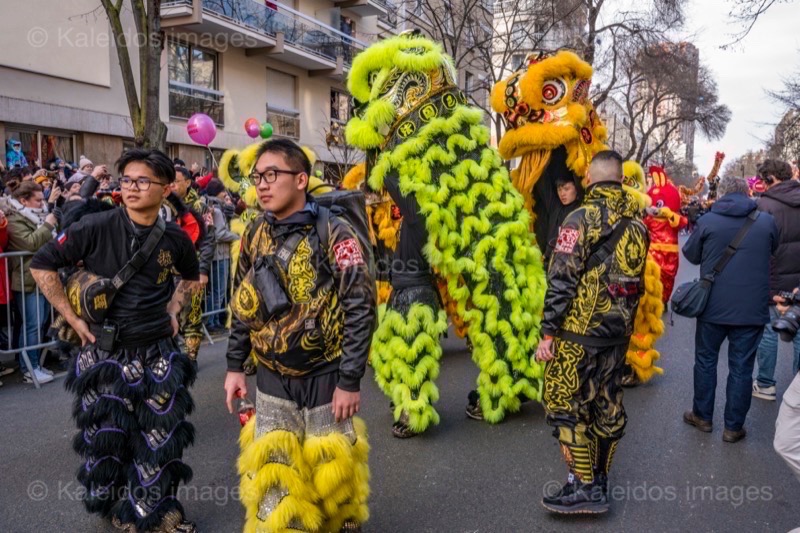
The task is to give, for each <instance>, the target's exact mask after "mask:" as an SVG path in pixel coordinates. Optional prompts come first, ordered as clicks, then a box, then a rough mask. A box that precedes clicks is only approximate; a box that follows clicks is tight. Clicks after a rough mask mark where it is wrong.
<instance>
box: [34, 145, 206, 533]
mask: <svg viewBox="0 0 800 533" xmlns="http://www.w3.org/2000/svg"><path fill="white" fill-rule="evenodd" d="M117 168H118V170H119V174H120V175H121V178H120V179H119V181H120V185H121V188H122V197H123V201H124V204H125V207H124V208H122V209H111V210H108V211H105V212H102V213H97V214H92V215H88V216H84V217H83V218H82V219H81V220H80V221H79V222H76V223H75V224H73V225H71V226H70V227H69V228H68V229H67V230H66V231H65V232H64V233H62V234H60V235H59V236H58V237H57V238H56V239H55V240H53V241H51V242H50V243H48V244H46V245H45V246H44V247H43V248H42V249H41V250H39V252H38V253H37V254H36V255H35V257H34V258H33V260H32V262H31V274H32V275H33V277H34V279H35V280H36V283H38V285H39V287H40V288H41V290H42V292H43V293H44V295H45V296H46V297H47V299H48V300H49V301H50V303H52V304H53V306H54V307H55V308H56V310H57V311H58V312H59V313H60V314H61V315H62V316H63V317H64V318H65V319H66V320H67V322H68V323H69V324H70V325H71V326H72V328H73V329H74V330H75V332H76V333H77V334H78V336H79V337H80V339H81V343H82V345H83V346H82V348H81V349H80V351H79V353H78V355H77V356H76V357H75V358H74V359H73V360H72V361H71V365H70V369H69V373H68V376H67V380H66V386H67V388H68V389H69V390H71V391H72V392H73V393H74V394H75V395H76V403H75V407H74V409H73V416H74V417H75V420H76V422H77V425H78V429H79V430H80V432H79V434H78V435H77V436H76V438H75V440H74V441H73V444H74V445H73V447H74V449H75V450H76V451H77V452H78V453H79V454H80V455H81V456H82V458H83V459H84V460H85V464H84V465H83V466H82V467H81V468H80V470H79V474H78V480H79V482H80V483H81V484H82V485H83V486H84V487H85V489H86V490H85V494H84V496H83V499H84V503H85V505H86V509H87V510H88V511H89V512H92V513H100V514H101V515H102V516H104V517H107V518H111V520H112V522H113V523H114V525H115V526H116V527H117V528H118V529H122V530H124V531H159V532H162V531H163V532H193V531H195V527H194V524H192V523H191V522H188V521H186V519H185V518H184V515H183V508H182V506H181V504H180V503H179V502H178V501H177V498H176V494H177V491H178V486H179V484H180V483H181V482H185V481H187V480H188V479H189V478H190V477H191V474H192V470H191V468H190V467H189V466H188V465H186V464H185V463H183V461H182V457H183V450H184V448H186V446H188V445H189V444H190V443H191V442H192V441H193V440H194V428H193V426H192V424H190V423H189V422H187V421H186V416H187V415H188V414H189V413H190V412H191V411H192V408H193V402H192V398H191V396H190V394H189V390H188V389H189V386H190V385H191V384H192V382H193V381H194V378H195V374H196V373H195V368H194V365H193V364H192V363H191V361H190V360H189V358H188V357H187V356H186V355H185V354H183V353H181V352H180V350H179V348H178V345H177V343H176V342H175V340H174V336H175V335H176V334H177V333H178V322H177V316H178V314H179V313H180V311H181V310H182V309H183V308H184V307H185V306H186V305H187V303H188V301H189V294H190V293H191V292H192V291H193V290H194V289H195V286H196V285H197V283H198V282H197V280H198V278H199V275H200V273H199V267H198V263H197V256H196V255H195V251H194V247H193V246H192V243H191V241H190V240H189V238H188V237H187V236H186V234H185V233H184V232H183V231H182V230H181V229H180V228H179V227H178V226H177V225H176V224H173V223H164V222H162V221H161V220H159V208H160V207H161V204H162V202H163V201H164V199H165V198H166V197H167V195H168V194H169V192H170V184H171V183H172V182H173V181H174V179H175V170H174V167H173V165H172V162H171V161H170V160H169V158H167V156H166V155H164V154H163V153H161V152H159V151H157V150H129V151H127V152H125V154H124V155H123V156H122V157H121V158H120V160H119V161H117ZM151 232H156V233H155V234H154V235H155V237H153V238H151ZM153 244H155V245H154V246H153ZM142 248H145V249H147V248H151V253H149V255H147V254H146V253H144V255H141V254H139V255H138V256H137V252H138V251H139V250H140V249H142ZM134 257H138V258H140V260H143V261H140V264H139V267H138V268H136V267H134V272H133V274H132V276H130V277H129V279H128V281H127V283H124V284H122V285H121V286H117V287H118V288H117V290H116V292H115V293H113V294H112V296H110V297H108V298H106V297H105V294H103V297H102V298H101V299H102V302H98V301H97V298H95V299H94V300H95V301H94V306H95V308H96V309H105V318H104V319H103V323H102V324H98V323H92V322H89V321H88V315H89V314H88V313H87V312H86V308H85V307H84V305H82V304H81V301H85V300H86V294H85V293H84V290H85V287H83V286H82V287H80V288H79V290H78V291H76V292H75V293H73V291H72V290H70V294H69V297H68V296H67V294H65V291H64V285H63V284H62V283H61V280H60V278H59V276H58V270H59V269H60V268H64V267H72V266H77V265H78V264H79V263H81V262H82V264H83V269H84V272H85V273H86V274H88V275H93V276H97V277H99V278H105V279H106V280H111V279H114V278H116V277H117V275H118V274H120V275H122V272H123V268H124V267H126V265H128V264H129V261H131V259H133V258H134ZM173 272H177V273H178V274H180V276H181V280H182V281H181V282H180V283H179V284H178V285H177V287H176V286H174V285H173ZM70 286H71V284H70Z"/></svg>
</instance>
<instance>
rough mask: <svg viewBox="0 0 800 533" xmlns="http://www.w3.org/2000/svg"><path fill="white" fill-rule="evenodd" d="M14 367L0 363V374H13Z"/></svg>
mask: <svg viewBox="0 0 800 533" xmlns="http://www.w3.org/2000/svg"><path fill="white" fill-rule="evenodd" d="M14 370H16V369H15V368H9V367H7V366H5V365H0V376H7V375H9V374H13V373H14Z"/></svg>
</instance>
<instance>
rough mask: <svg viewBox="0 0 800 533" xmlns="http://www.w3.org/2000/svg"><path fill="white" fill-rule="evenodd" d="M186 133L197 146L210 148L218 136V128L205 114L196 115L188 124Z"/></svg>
mask: <svg viewBox="0 0 800 533" xmlns="http://www.w3.org/2000/svg"><path fill="white" fill-rule="evenodd" d="M186 132H187V133H188V134H189V137H191V138H192V140H193V141H194V142H196V143H197V144H202V145H203V146H208V145H209V144H211V141H213V140H214V137H216V136H217V126H216V124H214V121H213V120H212V119H211V117H209V116H208V115H206V114H205V113H195V114H194V115H192V116H191V118H190V119H189V122H188V123H187V124H186Z"/></svg>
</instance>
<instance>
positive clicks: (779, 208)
mask: <svg viewBox="0 0 800 533" xmlns="http://www.w3.org/2000/svg"><path fill="white" fill-rule="evenodd" d="M758 210H759V211H763V212H765V213H769V214H770V215H772V216H773V217H774V218H775V224H776V225H777V226H778V231H780V239H779V241H778V250H777V251H776V252H775V256H774V257H773V258H772V260H771V261H770V276H769V293H770V296H774V295H776V294H777V293H779V292H781V291H788V292H791V291H792V290H793V289H794V288H795V287H797V286H799V285H800V182H798V181H795V180H789V181H783V182H781V183H778V184H776V185H773V186H772V187H770V188H769V190H767V191H766V192H765V193H764V194H762V195H761V198H760V199H759V200H758ZM770 303H771V304H774V302H772V300H770Z"/></svg>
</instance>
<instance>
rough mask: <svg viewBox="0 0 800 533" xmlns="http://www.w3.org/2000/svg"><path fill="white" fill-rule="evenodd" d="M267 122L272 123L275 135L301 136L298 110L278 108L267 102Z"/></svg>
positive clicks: (294, 137)
mask: <svg viewBox="0 0 800 533" xmlns="http://www.w3.org/2000/svg"><path fill="white" fill-rule="evenodd" d="M267 122H269V123H270V124H272V132H273V134H275V135H280V136H282V137H289V138H292V139H299V138H300V113H298V112H297V111H289V110H285V109H277V108H274V107H270V106H269V104H267Z"/></svg>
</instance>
